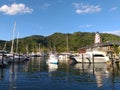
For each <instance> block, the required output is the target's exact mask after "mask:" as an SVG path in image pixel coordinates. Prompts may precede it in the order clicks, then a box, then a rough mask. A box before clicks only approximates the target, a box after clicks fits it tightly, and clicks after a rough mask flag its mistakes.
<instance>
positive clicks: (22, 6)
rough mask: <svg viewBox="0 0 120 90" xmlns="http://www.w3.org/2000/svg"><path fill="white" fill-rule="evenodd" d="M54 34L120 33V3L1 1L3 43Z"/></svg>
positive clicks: (105, 0)
mask: <svg viewBox="0 0 120 90" xmlns="http://www.w3.org/2000/svg"><path fill="white" fill-rule="evenodd" d="M15 22H16V28H15V30H16V31H15V37H16V35H17V33H19V36H18V37H19V38H23V37H26V36H31V35H43V36H48V35H51V34H53V33H55V32H61V33H74V32H78V31H80V32H97V31H99V32H101V33H112V34H117V35H119V34H120V0H0V31H1V34H0V40H11V39H12V31H13V28H14V23H15Z"/></svg>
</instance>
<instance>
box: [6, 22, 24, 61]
mask: <svg viewBox="0 0 120 90" xmlns="http://www.w3.org/2000/svg"><path fill="white" fill-rule="evenodd" d="M15 29H16V22H15V23H14V28H13V33H12V34H13V35H12V45H11V51H10V53H8V54H6V56H7V57H8V58H7V59H6V61H7V62H13V60H14V62H23V61H24V60H25V58H26V57H25V56H23V55H20V54H18V53H17V50H18V35H17V45H16V53H14V52H13V48H14V35H15Z"/></svg>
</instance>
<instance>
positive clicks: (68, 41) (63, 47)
mask: <svg viewBox="0 0 120 90" xmlns="http://www.w3.org/2000/svg"><path fill="white" fill-rule="evenodd" d="M94 36H95V33H90V32H75V33H72V34H71V33H67V34H65V33H54V34H52V35H49V36H46V37H45V36H41V35H33V36H29V37H24V38H19V39H18V52H24V53H26V49H27V48H28V50H29V52H32V51H38V48H39V47H40V48H41V49H44V50H53V49H55V50H56V51H58V52H64V51H67V47H68V49H69V51H77V50H78V49H79V48H81V47H85V46H88V45H92V44H94ZM100 36H101V40H102V42H103V43H104V42H107V41H109V42H113V41H117V42H120V37H119V36H117V35H112V34H107V33H100ZM11 42H12V41H2V40H1V41H0V48H1V49H3V48H4V47H5V46H6V48H4V49H6V50H7V51H10V48H11ZM14 42H15V43H14V51H16V50H15V48H16V46H17V45H16V44H17V43H16V42H17V39H15V40H14Z"/></svg>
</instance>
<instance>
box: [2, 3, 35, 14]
mask: <svg viewBox="0 0 120 90" xmlns="http://www.w3.org/2000/svg"><path fill="white" fill-rule="evenodd" d="M32 11H33V9H30V8H29V7H26V6H25V4H22V3H20V4H16V3H13V4H12V5H11V6H7V5H3V6H1V7H0V12H3V13H5V14H8V15H16V14H18V13H31V12H32Z"/></svg>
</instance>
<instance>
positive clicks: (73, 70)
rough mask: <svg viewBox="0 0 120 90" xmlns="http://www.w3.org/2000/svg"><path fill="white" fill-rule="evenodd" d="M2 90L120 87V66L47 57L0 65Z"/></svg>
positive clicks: (117, 89)
mask: <svg viewBox="0 0 120 90" xmlns="http://www.w3.org/2000/svg"><path fill="white" fill-rule="evenodd" d="M0 90H120V69H119V67H116V66H115V68H111V67H108V66H107V65H106V64H103V63H102V64H100V63H99V64H95V65H94V66H93V65H92V64H91V65H89V64H84V65H83V64H81V63H77V64H75V65H70V64H69V63H65V62H60V63H59V64H58V65H56V64H47V63H46V60H45V59H44V58H32V59H30V61H28V62H25V63H19V64H18V63H15V64H9V65H8V66H7V67H6V68H4V69H1V68H0Z"/></svg>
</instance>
